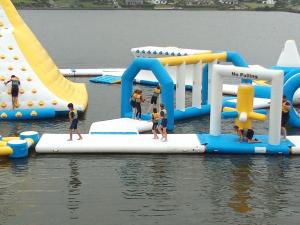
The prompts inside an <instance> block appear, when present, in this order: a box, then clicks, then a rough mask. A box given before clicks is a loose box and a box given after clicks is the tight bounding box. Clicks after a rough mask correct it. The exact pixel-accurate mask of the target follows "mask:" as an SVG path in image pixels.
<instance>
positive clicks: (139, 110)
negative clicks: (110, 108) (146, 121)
mask: <svg viewBox="0 0 300 225" xmlns="http://www.w3.org/2000/svg"><path fill="white" fill-rule="evenodd" d="M144 101H145V99H144V98H143V96H142V90H137V93H136V94H135V107H136V118H137V119H141V118H142V106H141V103H142V102H144Z"/></svg>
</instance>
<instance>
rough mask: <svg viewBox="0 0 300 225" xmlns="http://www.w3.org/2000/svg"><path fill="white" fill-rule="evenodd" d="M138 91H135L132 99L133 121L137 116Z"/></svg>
mask: <svg viewBox="0 0 300 225" xmlns="http://www.w3.org/2000/svg"><path fill="white" fill-rule="evenodd" d="M137 91H138V90H137V89H135V90H134V91H133V93H132V95H131V97H130V105H131V107H132V119H135V114H136V94H137Z"/></svg>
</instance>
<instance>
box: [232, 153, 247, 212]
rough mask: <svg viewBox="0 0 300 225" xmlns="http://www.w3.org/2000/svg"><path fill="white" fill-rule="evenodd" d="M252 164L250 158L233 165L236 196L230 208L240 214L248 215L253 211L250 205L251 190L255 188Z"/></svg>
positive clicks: (233, 186) (234, 162)
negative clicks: (252, 177) (252, 178)
mask: <svg viewBox="0 0 300 225" xmlns="http://www.w3.org/2000/svg"><path fill="white" fill-rule="evenodd" d="M250 163H251V160H250V159H248V158H245V159H244V160H239V161H237V160H233V161H232V164H233V165H234V168H233V171H232V175H233V180H232V188H233V191H234V196H233V197H232V198H231V199H230V201H229V203H228V206H229V207H230V208H232V209H233V210H234V211H236V212H239V213H248V212H250V211H252V207H251V206H250V205H249V200H251V199H252V197H251V195H250V189H251V187H252V186H253V181H252V180H251V177H250V176H251V170H250V166H249V164H250Z"/></svg>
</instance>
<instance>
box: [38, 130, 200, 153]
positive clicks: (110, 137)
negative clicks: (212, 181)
mask: <svg viewBox="0 0 300 225" xmlns="http://www.w3.org/2000/svg"><path fill="white" fill-rule="evenodd" d="M68 138H69V135H67V134H44V135H43V136H42V137H41V139H40V141H39V143H38V144H37V146H36V148H35V150H36V152H38V153H203V152H204V151H205V146H203V145H201V144H200V142H199V139H198V137H197V135H196V134H170V135H168V141H167V142H162V141H160V140H157V139H156V140H154V139H152V138H153V135H152V134H141V135H135V134H133V135H119V134H107V135H106V134H102V135H89V134H85V135H83V139H82V140H74V141H67V139H68ZM75 138H77V136H76V135H74V139H75Z"/></svg>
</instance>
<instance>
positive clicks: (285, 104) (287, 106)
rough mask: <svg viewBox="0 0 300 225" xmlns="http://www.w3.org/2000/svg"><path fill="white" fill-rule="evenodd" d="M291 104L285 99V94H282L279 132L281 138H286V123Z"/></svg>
mask: <svg viewBox="0 0 300 225" xmlns="http://www.w3.org/2000/svg"><path fill="white" fill-rule="evenodd" d="M290 110H291V104H290V102H289V101H288V100H287V99H286V96H285V95H284V96H282V112H281V132H282V135H283V139H284V140H285V139H286V133H287V131H286V124H287V122H288V121H289V117H290Z"/></svg>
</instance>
